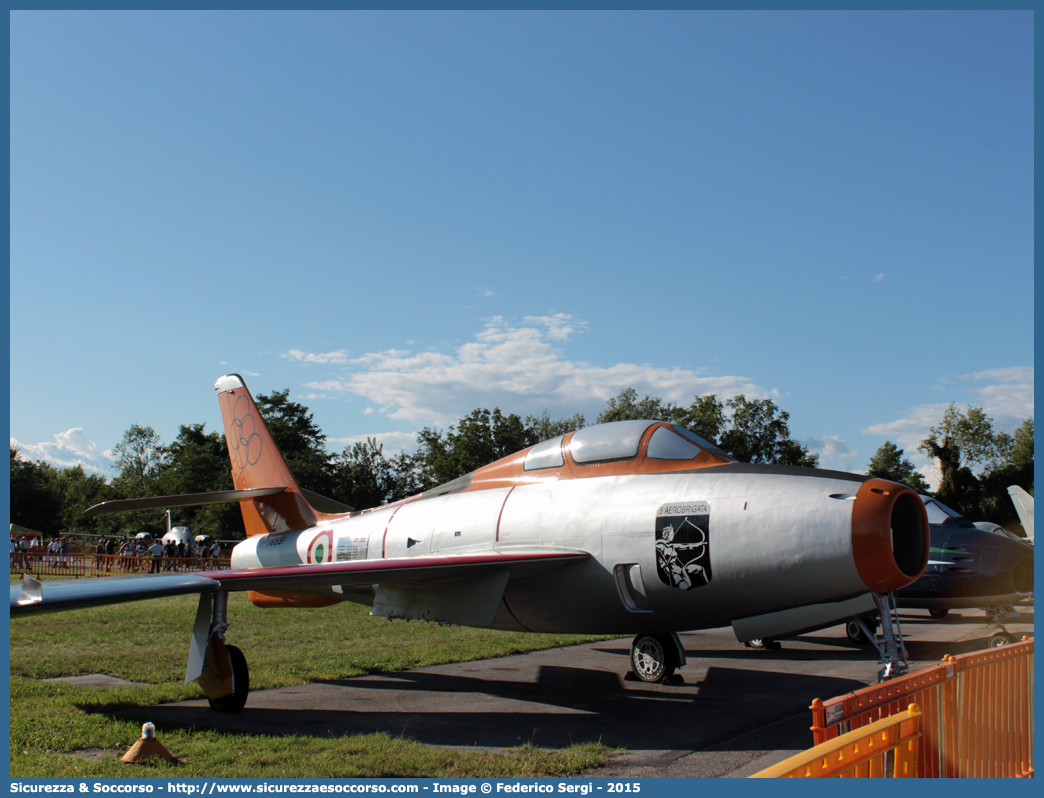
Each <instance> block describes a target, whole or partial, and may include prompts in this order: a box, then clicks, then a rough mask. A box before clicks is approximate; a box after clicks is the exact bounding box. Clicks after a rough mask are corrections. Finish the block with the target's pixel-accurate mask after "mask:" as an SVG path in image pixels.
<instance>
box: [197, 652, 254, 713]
mask: <svg viewBox="0 0 1044 798" xmlns="http://www.w3.org/2000/svg"><path fill="white" fill-rule="evenodd" d="M225 650H226V651H228V662H229V664H230V665H231V666H232V692H231V693H230V694H229V695H226V696H222V697H221V698H210V699H207V700H208V701H209V702H210V708H211V709H212V710H214V711H215V712H229V713H234V712H242V711H243V707H245V706H246V700H247V696H248V695H249V694H250V670H249V669H248V668H247V663H246V657H244V656H243V652H242V651H240V650H239V649H238V648H236V647H235V646H225Z"/></svg>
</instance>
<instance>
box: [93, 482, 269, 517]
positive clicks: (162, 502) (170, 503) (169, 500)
mask: <svg viewBox="0 0 1044 798" xmlns="http://www.w3.org/2000/svg"><path fill="white" fill-rule="evenodd" d="M284 490H286V488H254V489H252V490H213V491H209V492H208V493H182V494H180V495H178V496H146V497H144V498H141V499H113V500H112V501H108V502H102V503H101V504H96V505H94V506H93V507H88V508H87V509H86V510H85V511H84V513H83V517H84V518H90V517H91V516H94V515H102V514H103V513H126V512H129V511H131V510H164V509H166V508H168V507H193V506H195V505H199V504H229V503H230V502H241V501H244V500H247V499H259V498H261V497H262V496H274V495H275V494H277V493H282V492H283V491H284Z"/></svg>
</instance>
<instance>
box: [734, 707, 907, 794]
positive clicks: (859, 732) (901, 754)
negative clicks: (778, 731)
mask: <svg viewBox="0 0 1044 798" xmlns="http://www.w3.org/2000/svg"><path fill="white" fill-rule="evenodd" d="M922 717H923V716H922V715H921V710H920V708H919V707H918V706H917V704H910V706H909V707H907V708H906V709H905V710H903V711H902V712H899V713H897V714H895V715H890V716H889V717H887V718H882V719H881V720H876V721H874V722H873V723H870V724H868V725H866V726H862V727H860V728H858V729H855V730H854V731H850V732H847V733H845V734H842V735H841V736H840V737H835V738H834V739H832V740H827V741H826V742H824V743H820V744H819V745H817V746H816V747H815V748H810V749H809V750H808V751H802V752H801V753H800V754H795V755H794V756H792V757H790V758H789V759H784V760H783V761H782V762H779V763H778V764H775V765H772V766H771V767H767V768H765V769H764V770H762V771H759V772H758V773H755V774H754V775H753V776H751V777H750V778H752V779H829V778H842V779H846V778H848V779H852V778H856V779H867V778H870V779H879V778H883V777H884V776H886V775H888V776H891V777H892V778H896V779H913V778H917V776H918V767H917V760H918V757H919V754H920V750H919V749H920V746H919V745H918V744H917V743H918V740H920V738H921V736H922V735H921V721H922ZM892 752H894V753H892ZM890 753H891V756H889V754H890ZM889 759H891V761H892V767H891V773H889V772H888V760H889Z"/></svg>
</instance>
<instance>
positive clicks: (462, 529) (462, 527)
mask: <svg viewBox="0 0 1044 798" xmlns="http://www.w3.org/2000/svg"><path fill="white" fill-rule="evenodd" d="M510 492H511V489H510V488H493V489H490V490H477V491H469V492H467V493H455V494H452V495H449V496H445V497H444V498H443V501H442V506H441V507H440V508H439V511H438V515H437V517H436V521H435V527H434V530H433V533H432V537H431V553H432V554H435V553H447V552H460V551H483V550H488V549H491V548H493V547H494V546H496V543H497V524H498V523H499V521H500V511H501V509H502V508H503V506H504V499H506V498H507V495H508V493H510Z"/></svg>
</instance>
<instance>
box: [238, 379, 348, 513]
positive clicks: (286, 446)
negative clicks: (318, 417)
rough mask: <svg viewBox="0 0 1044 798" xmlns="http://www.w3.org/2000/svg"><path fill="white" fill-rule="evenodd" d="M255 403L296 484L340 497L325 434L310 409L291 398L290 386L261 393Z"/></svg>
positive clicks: (325, 494)
mask: <svg viewBox="0 0 1044 798" xmlns="http://www.w3.org/2000/svg"><path fill="white" fill-rule="evenodd" d="M255 403H256V404H257V409H258V411H259V412H260V413H261V417H262V418H263V419H264V420H265V424H266V425H267V426H268V431H269V432H270V433H271V434H272V438H273V440H275V443H276V446H278V447H279V451H280V452H282V455H283V458H284V459H285V460H286V464H287V466H288V467H289V468H290V473H291V474H293V475H294V478H295V479H296V480H297V483H298V484H299V485H300V486H301V487H302V488H306V489H307V490H311V491H315V492H316V493H320V494H322V495H323V496H329V497H330V498H334V499H337V498H338V497H337V496H335V495H334V493H335V491H336V483H337V479H336V476H335V468H334V464H333V458H332V457H331V456H330V454H329V452H327V451H326V434H325V433H324V432H323V431H322V429H320V428H319V425H318V424H316V423H315V419H314V417H313V416H312V414H311V413H310V412H309V411H308V408H307V407H305V406H304V405H302V404H300V403H299V402H292V401H290V389H289V388H287V389H285V390H282V391H273V392H272V393H271V394H267V395H266V394H258V396H257V397H256V398H255Z"/></svg>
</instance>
